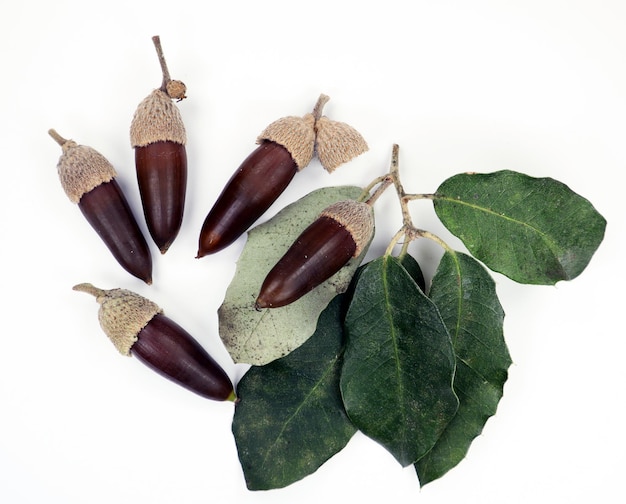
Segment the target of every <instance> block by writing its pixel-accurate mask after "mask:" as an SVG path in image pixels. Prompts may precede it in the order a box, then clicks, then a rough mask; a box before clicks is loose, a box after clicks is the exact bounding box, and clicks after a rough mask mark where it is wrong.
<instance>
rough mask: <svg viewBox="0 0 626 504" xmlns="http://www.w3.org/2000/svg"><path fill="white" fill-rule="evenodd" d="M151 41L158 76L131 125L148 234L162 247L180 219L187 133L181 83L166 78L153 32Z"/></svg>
mask: <svg viewBox="0 0 626 504" xmlns="http://www.w3.org/2000/svg"><path fill="white" fill-rule="evenodd" d="M152 41H153V43H154V46H155V48H156V51H157V55H158V57H159V62H160V63H161V70H162V72H163V82H162V84H161V87H160V88H158V89H155V90H154V91H152V93H150V94H149V95H148V96H147V97H146V98H145V99H144V100H143V101H142V102H141V103H140V104H139V106H138V107H137V110H136V111H135V115H134V117H133V120H132V122H131V125H130V141H131V145H132V147H133V148H134V149H135V167H136V169H137V183H138V185H139V193H140V195H141V203H142V206H143V212H144V216H145V219H146V223H147V225H148V231H149V232H150V235H151V236H152V239H153V240H154V242H155V243H156V244H157V246H158V247H159V250H160V251H161V253H162V254H164V253H165V252H167V249H168V248H169V247H170V245H171V244H172V242H173V241H174V239H175V238H176V236H177V235H178V232H179V231H180V228H181V225H182V222H183V213H184V209H185V195H186V191H187V152H186V150H185V144H186V143H187V135H186V132H185V126H184V124H183V120H182V118H181V116H180V112H179V110H178V107H176V105H175V104H174V103H172V100H178V101H180V100H182V99H184V98H185V97H186V96H185V91H186V87H185V84H183V83H182V82H181V81H176V80H171V79H170V75H169V71H168V68H167V64H166V62H165V58H164V56H163V51H162V49H161V41H160V39H159V37H158V36H155V37H152Z"/></svg>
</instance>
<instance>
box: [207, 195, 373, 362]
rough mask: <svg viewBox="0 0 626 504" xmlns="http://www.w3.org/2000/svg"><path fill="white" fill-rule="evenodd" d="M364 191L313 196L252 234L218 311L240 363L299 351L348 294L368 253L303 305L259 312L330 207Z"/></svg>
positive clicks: (222, 331)
mask: <svg viewBox="0 0 626 504" xmlns="http://www.w3.org/2000/svg"><path fill="white" fill-rule="evenodd" d="M362 191H363V189H362V188H360V187H355V186H342V187H327V188H323V189H319V190H316V191H313V192H311V193H309V194H308V195H306V196H304V197H303V198H302V199H300V200H298V201H296V202H295V203H293V204H291V205H289V206H287V207H285V208H284V209H283V210H281V211H280V212H279V213H278V214H276V216H274V217H273V218H272V219H270V220H268V221H267V222H265V223H263V224H261V225H259V226H257V227H255V228H253V229H251V230H250V231H249V232H248V241H247V242H246V244H245V246H244V249H243V251H242V253H241V256H240V257H239V260H238V261H237V270H236V272H235V276H234V278H233V280H232V282H231V283H230V285H229V286H228V289H227V291H226V296H225V298H224V302H223V303H222V305H221V306H220V308H219V310H218V316H219V333H220V337H221V338H222V341H223V342H224V345H225V346H226V349H227V350H228V352H229V353H230V355H231V357H232V359H233V360H234V361H235V362H238V363H248V364H254V365H263V364H266V363H268V362H271V361H273V360H274V359H277V358H279V357H282V356H284V355H287V354H288V353H289V352H291V351H292V350H294V349H296V348H298V347H299V346H300V345H301V344H302V343H304V342H305V341H306V340H307V339H308V338H309V337H310V336H311V334H313V332H314V331H315V327H316V324H317V319H318V317H319V314H320V313H321V312H322V310H323V309H324V308H325V307H326V306H327V305H328V303H329V301H330V300H331V299H332V298H334V297H335V296H336V295H337V294H339V293H341V292H344V291H345V290H346V289H347V287H348V285H349V284H350V280H351V279H352V276H353V274H354V272H355V270H356V268H357V267H358V266H359V264H360V262H361V260H362V258H363V257H364V255H365V253H366V252H367V247H365V249H364V250H363V252H362V253H361V255H360V256H359V257H356V258H354V259H352V260H350V262H349V263H348V264H347V265H346V266H344V267H343V268H342V269H341V270H340V271H339V272H337V273H336V274H335V275H334V276H332V277H331V278H329V279H328V280H327V281H326V282H324V283H323V284H322V285H320V286H319V287H317V288H315V289H313V290H312V291H311V292H309V293H308V294H306V295H305V296H303V297H302V298H300V299H299V300H298V301H296V302H294V303H291V304H290V305H287V306H284V307H281V308H271V309H266V310H262V311H257V310H255V308H254V302H255V300H256V298H257V296H258V293H259V289H260V288H261V285H262V283H263V280H264V279H265V276H266V275H267V273H268V272H269V271H270V269H271V268H272V267H273V266H274V265H275V264H276V262H277V261H278V260H279V259H280V258H281V257H282V256H283V254H284V253H285V252H286V251H287V249H288V248H289V247H290V246H291V244H292V243H293V242H294V241H295V239H296V238H297V237H298V236H299V235H300V233H301V232H302V231H304V229H305V228H306V227H307V226H308V225H309V224H311V223H312V222H313V221H314V220H315V219H316V218H317V216H318V215H319V213H320V212H321V211H322V210H323V209H324V208H326V207H327V206H328V205H330V204H332V203H335V202H337V201H340V200H345V199H357V198H358V197H359V196H360V195H361V193H362Z"/></svg>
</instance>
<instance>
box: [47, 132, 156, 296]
mask: <svg viewBox="0 0 626 504" xmlns="http://www.w3.org/2000/svg"><path fill="white" fill-rule="evenodd" d="M48 133H49V134H50V136H51V137H52V138H54V140H55V141H56V142H57V143H58V144H59V145H60V146H61V148H62V150H63V153H62V155H61V157H60V158H59V162H58V164H57V171H58V173H59V179H60V180H61V186H62V187H63V190H64V191H65V193H66V194H67V196H68V197H69V199H70V200H71V201H72V202H73V203H77V204H78V208H80V211H81V212H82V214H83V215H84V216H85V218H86V219H87V221H88V222H89V224H91V227H93V229H94V230H95V231H96V233H98V235H99V236H100V238H101V239H102V241H103V242H104V244H105V245H106V246H107V248H108V249H109V250H110V251H111V253H112V254H113V257H114V258H115V259H116V260H117V262H118V263H119V264H120V265H121V266H122V268H124V269H125V270H126V271H128V272H129V273H130V274H131V275H133V276H135V277H137V278H139V279H141V280H143V281H144V282H146V283H147V284H150V283H152V256H151V254H150V249H149V248H148V244H147V242H146V239H145V238H144V236H143V234H142V232H141V230H140V228H139V225H138V224H137V221H136V220H135V217H134V215H133V212H132V210H131V208H130V205H129V204H128V201H127V199H126V197H125V196H124V193H123V192H122V189H121V188H120V186H119V184H118V183H117V181H116V179H115V177H116V175H117V174H116V171H115V168H113V165H111V163H110V162H109V161H108V160H107V159H106V158H105V157H104V156H103V155H102V154H100V153H99V152H97V151H96V150H95V149H93V148H91V147H87V146H85V145H78V144H77V143H76V142H74V141H73V140H66V139H65V138H63V137H61V136H60V135H59V134H58V133H57V132H56V131H55V130H53V129H51V130H49V131H48Z"/></svg>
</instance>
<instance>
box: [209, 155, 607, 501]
mask: <svg viewBox="0 0 626 504" xmlns="http://www.w3.org/2000/svg"><path fill="white" fill-rule="evenodd" d="M397 152H398V150H397V146H395V147H394V153H393V156H392V164H391V170H390V175H391V176H392V177H393V179H394V182H395V186H396V192H397V193H398V198H399V200H400V204H401V208H402V213H403V224H402V227H401V229H400V230H399V231H398V232H397V233H396V235H395V236H394V238H393V239H392V240H391V243H390V246H389V248H388V249H387V251H386V253H385V254H384V256H382V257H380V258H376V259H374V260H372V261H370V262H369V263H367V264H365V265H363V266H361V267H359V268H358V269H357V270H356V272H355V269H354V268H356V266H355V265H352V266H351V267H352V268H353V269H351V270H350V271H349V272H348V273H347V277H348V278H350V277H353V278H352V282H351V284H350V286H349V288H347V292H345V293H344V294H341V295H338V296H336V297H334V299H333V300H332V302H330V304H328V305H327V302H328V301H329V300H330V299H331V298H332V297H333V296H329V297H328V300H327V301H326V302H322V303H321V304H318V305H316V306H317V307H318V308H319V307H320V305H323V306H321V308H319V311H322V308H323V307H324V306H326V305H327V307H326V308H325V309H324V310H323V311H322V313H321V315H320V317H319V320H318V322H317V328H316V330H315V332H314V334H313V335H312V336H310V338H309V335H310V334H306V335H304V336H306V337H303V335H302V334H297V332H298V331H283V330H282V329H280V330H278V331H277V332H278V333H279V334H278V337H279V338H281V339H284V340H285V341H284V342H285V344H286V345H287V346H291V347H293V348H297V350H295V351H293V352H292V353H291V354H289V355H286V356H284V357H281V358H279V359H277V360H274V361H273V362H270V363H269V364H266V365H261V366H257V365H255V366H252V368H251V369H250V370H249V371H248V373H247V374H246V375H245V376H244V377H243V378H242V380H241V381H240V383H239V387H238V393H239V397H240V398H241V403H240V404H239V405H237V407H236V410H235V416H234V420H233V432H234V435H235V440H236V443H237V448H238V451H239V457H240V460H241V463H242V467H243V471H244V475H245V477H246V482H247V484H248V487H249V488H250V489H269V488H278V487H282V486H285V485H288V484H290V483H293V482H294V481H297V480H299V479H301V478H303V477H305V476H307V475H309V474H311V473H312V472H314V471H316V470H317V469H318V468H319V467H320V466H321V465H322V464H323V463H324V462H325V461H326V460H327V459H328V458H329V457H331V456H332V455H333V454H335V453H337V451H339V450H341V449H343V447H344V446H345V445H346V443H347V442H348V440H349V439H350V437H351V436H352V435H353V434H354V432H356V430H357V429H358V430H361V431H362V432H363V433H364V434H366V435H367V436H369V437H370V438H372V439H373V440H375V441H376V442H378V443H380V444H381V445H382V446H384V447H385V448H386V449H387V450H388V451H389V452H390V453H391V454H392V455H393V456H394V457H395V458H396V459H397V460H398V462H399V463H400V464H401V465H402V466H406V465H410V464H413V465H414V467H415V470H416V473H417V476H418V478H419V481H420V483H421V484H422V485H423V484H426V483H428V482H431V481H433V480H435V479H437V478H440V477H441V476H443V475H444V474H445V473H446V472H447V471H449V470H450V469H451V468H453V467H455V466H456V465H457V464H458V463H459V462H460V461H461V460H462V459H463V458H464V457H465V455H466V453H467V451H468V449H469V446H470V445H471V443H472V440H473V439H474V438H475V437H476V436H478V435H479V434H480V433H481V432H482V430H483V427H484V425H485V423H486V422H487V420H488V419H489V418H490V417H491V416H492V415H494V414H495V412H496V409H497V406H498V403H499V401H500V399H501V397H502V394H503V387H504V384H505V382H506V380H507V372H508V368H509V366H510V364H511V358H510V355H509V352H508V349H507V346H506V343H505V340H504V334H503V321H504V311H503V309H502V307H501V305H500V302H499V300H498V297H497V293H496V288H495V283H494V281H493V279H492V278H491V276H490V274H489V272H488V271H487V269H486V268H485V267H484V266H483V265H482V264H481V263H480V262H479V261H482V262H483V264H484V265H486V266H487V267H489V268H491V269H492V270H493V271H498V272H501V273H503V274H505V275H507V276H509V277H510V278H512V279H514V280H515V281H517V282H521V283H531V284H553V283H555V282H556V281H559V280H570V279H572V278H575V277H576V276H578V275H579V274H580V273H581V272H582V271H583V270H584V268H585V267H586V266H587V264H588V263H589V261H590V260H591V257H592V256H593V254H594V252H595V250H596V249H597V248H598V246H599V245H600V243H601V242H602V239H603V236H604V230H605V227H606V221H605V220H604V218H603V217H602V216H601V215H600V214H599V213H598V212H597V211H596V210H595V209H594V208H593V206H592V205H591V203H589V202H588V201H587V200H586V199H584V198H582V197H581V196H579V195H578V194H576V193H574V192H573V191H572V190H571V189H569V188H568V187H567V186H565V185H564V184H562V183H561V182H558V181H555V180H553V179H548V178H544V179H536V178H532V177H529V176H527V175H523V174H520V173H516V172H511V171H501V172H495V173H491V174H480V175H479V174H461V175H456V176H454V177H451V178H450V179H448V180H446V181H445V182H444V183H442V184H441V186H440V187H439V188H438V190H437V192H436V193H435V194H430V195H421V194H407V193H405V191H404V188H403V187H402V184H401V183H400V179H399V174H398V162H397ZM370 187H371V186H370ZM357 192H358V191H356V190H353V193H354V194H356V193H357ZM420 199H422V200H423V199H429V200H432V201H433V203H434V208H435V212H436V213H437V215H438V216H439V218H440V219H441V221H442V223H443V224H444V225H445V226H446V228H447V229H448V230H449V231H450V232H451V233H452V234H454V235H456V236H458V237H459V238H460V239H461V240H462V241H463V243H464V244H465V245H466V246H467V248H468V250H469V251H470V253H471V255H468V254H465V253H462V252H459V251H455V250H452V249H451V248H450V247H449V246H448V245H447V244H446V243H445V242H444V241H443V240H442V239H440V238H439V237H436V236H434V235H433V234H431V233H430V232H428V231H425V230H421V229H419V228H417V227H415V226H414V225H413V223H412V220H411V216H410V212H409V209H408V204H409V202H411V201H414V200H420ZM303 208H304V207H303ZM291 210H292V211H293V215H292V219H294V220H296V221H297V220H298V219H301V220H305V221H308V220H310V219H311V218H312V217H311V215H310V213H309V212H308V211H307V212H303V213H302V214H300V213H299V205H298V204H295V205H294V206H292V207H291ZM298 216H299V217H298ZM268 224H269V223H268ZM273 224H276V225H277V226H278V229H279V232H280V218H279V217H277V220H276V221H275V222H273ZM252 236H253V233H252V234H251V238H252ZM421 237H426V238H430V239H433V240H435V241H436V242H437V243H439V244H441V245H442V246H443V248H444V254H443V256H442V258H441V260H440V263H439V266H438V268H437V270H436V273H435V275H434V277H433V279H432V282H431V286H430V289H426V282H425V281H424V277H423V275H422V272H421V269H420V267H419V265H418V263H417V261H416V260H415V259H414V258H413V257H411V256H410V255H409V254H408V248H407V247H408V243H409V242H410V241H412V240H414V239H417V238H421ZM401 239H404V244H403V246H402V249H401V251H400V253H399V255H398V257H394V256H393V255H392V251H393V250H394V247H395V245H396V244H397V243H398V242H399V241H400V240H401ZM252 245H254V241H253V240H251V243H250V246H251V247H252ZM271 248H272V247H267V248H260V247H258V246H256V245H255V246H254V247H253V248H251V249H250V251H249V254H248V255H246V256H244V255H242V258H241V259H240V262H239V264H238V268H240V267H241V268H243V267H244V266H245V267H246V268H248V269H255V268H258V265H259V264H261V263H263V265H264V266H263V267H266V263H268V262H271V260H269V259H267V258H266V257H265V254H275V252H272V251H270V250H269V249H271ZM279 255H280V254H279ZM472 256H473V257H472ZM246 263H247V264H246ZM267 267H268V268H269V267H271V264H270V265H268V266H267ZM257 281H258V285H257V287H249V289H252V292H249V293H248V294H247V295H246V296H244V298H245V299H247V300H248V302H249V303H250V305H249V307H248V308H247V309H246V308H243V307H240V308H239V310H240V312H239V313H238V316H240V317H242V318H244V319H245V318H246V317H249V318H250V319H251V320H255V319H254V317H256V316H258V315H255V314H253V313H252V311H253V308H252V306H253V305H252V303H253V300H254V297H255V296H254V294H255V291H254V289H255V288H256V289H258V287H259V286H260V284H261V282H262V278H260V279H258V280H257ZM346 287H347V285H346V284H343V285H342V292H343V290H346ZM314 292H315V291H313V292H312V293H309V294H307V295H306V296H305V297H304V298H302V300H306V299H307V297H308V296H312V295H313V294H314ZM228 298H229V294H228V293H227V300H225V303H227V302H228V301H229V299H228ZM319 311H318V312H317V313H319ZM221 315H222V314H221ZM294 316H295V315H294V314H293V313H292V314H291V315H290V316H289V317H288V318H287V319H285V320H288V321H289V324H291V325H293V326H297V324H298V322H299V321H298V320H294V318H293V317H294ZM303 341H304V343H303Z"/></svg>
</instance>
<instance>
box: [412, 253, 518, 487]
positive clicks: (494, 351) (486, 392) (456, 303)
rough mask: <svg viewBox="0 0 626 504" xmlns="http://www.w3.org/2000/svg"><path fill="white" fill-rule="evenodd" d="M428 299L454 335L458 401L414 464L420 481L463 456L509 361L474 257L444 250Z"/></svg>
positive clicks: (498, 393)
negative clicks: (442, 428)
mask: <svg viewBox="0 0 626 504" xmlns="http://www.w3.org/2000/svg"><path fill="white" fill-rule="evenodd" d="M430 297H431V299H432V300H433V302H434V303H435V304H436V305H437V307H438V308H439V311H440V313H441V316H442V317H443V320H444V322H445V324H446V326H447V327H448V330H449V331H450V335H451V337H452V342H453V345H454V351H455V353H456V360H457V362H456V374H455V377H454V390H455V392H456V394H457V396H458V397H459V401H460V404H459V409H458V411H457V413H456V415H455V417H454V418H453V419H452V421H451V422H450V423H449V424H448V426H447V427H446V429H445V431H444V432H443V434H442V435H441V437H440V438H439V440H438V441H437V443H436V444H435V446H434V447H433V449H432V450H431V451H430V452H429V453H427V454H426V455H425V456H424V457H423V458H421V459H420V460H418V461H417V463H416V464H415V467H416V469H417V473H418V476H419V479H420V483H421V484H422V485H425V484H426V483H428V482H430V481H433V480H435V479H437V478H439V477H441V476H443V474H445V473H446V472H447V471H448V470H450V469H451V468H452V467H454V466H455V465H456V464H458V463H459V462H460V461H461V460H462V459H463V458H464V457H465V455H466V453H467V450H468V449H469V446H470V444H471V442H472V440H473V439H474V438H475V437H476V436H478V435H479V434H480V433H481V431H482V429H483V426H484V425H485V423H486V422H487V419H488V418H489V417H490V416H492V415H493V414H495V412H496V407H497V405H498V401H499V400H500V398H501V397H502V389H503V386H504V382H505V381H506V379H507V370H508V368H509V366H510V364H511V358H510V356H509V352H508V350H507V347H506V343H505V342H504V335H503V331H502V326H503V321H504V312H503V310H502V307H501V306H500V302H499V301H498V297H497V295H496V290H495V285H494V282H493V280H492V278H491V276H490V275H489V273H487V271H486V270H485V269H484V268H483V267H482V266H481V265H480V264H479V263H478V262H477V261H476V260H475V259H473V258H472V257H470V256H468V255H465V254H461V253H454V252H452V251H449V252H446V254H444V256H443V258H442V259H441V262H440V264H439V268H438V269H437V272H436V274H435V276H434V278H433V281H432V286H431V289H430Z"/></svg>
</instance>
